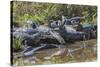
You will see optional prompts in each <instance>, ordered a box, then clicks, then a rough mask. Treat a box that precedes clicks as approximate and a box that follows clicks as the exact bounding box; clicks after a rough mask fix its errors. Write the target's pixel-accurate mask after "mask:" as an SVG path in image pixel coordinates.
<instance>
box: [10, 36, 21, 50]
mask: <svg viewBox="0 0 100 67" xmlns="http://www.w3.org/2000/svg"><path fill="white" fill-rule="evenodd" d="M12 47H13V51H17V50H20V49H21V48H22V39H21V38H16V39H13V44H12Z"/></svg>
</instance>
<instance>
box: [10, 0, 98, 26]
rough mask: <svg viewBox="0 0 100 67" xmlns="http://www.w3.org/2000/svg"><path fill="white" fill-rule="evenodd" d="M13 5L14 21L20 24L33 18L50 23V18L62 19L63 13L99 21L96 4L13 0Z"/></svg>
mask: <svg viewBox="0 0 100 67" xmlns="http://www.w3.org/2000/svg"><path fill="white" fill-rule="evenodd" d="M12 5H13V6H12V15H13V17H12V18H13V22H18V23H19V24H20V25H23V24H24V23H25V22H26V21H27V20H33V21H35V22H38V23H48V22H49V21H50V20H58V19H61V16H62V15H64V16H66V17H67V18H72V17H74V16H83V17H84V16H85V17H86V19H85V22H91V23H92V22H93V23H96V22H97V20H96V18H97V7H96V6H87V5H84V6H83V5H72V4H54V3H36V2H25V1H13V2H12Z"/></svg>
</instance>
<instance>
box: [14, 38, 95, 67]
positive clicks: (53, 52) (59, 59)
mask: <svg viewBox="0 0 100 67" xmlns="http://www.w3.org/2000/svg"><path fill="white" fill-rule="evenodd" d="M80 45H82V41H80V42H76V43H75V44H66V47H65V48H61V49H59V48H50V49H45V50H42V51H38V52H36V53H35V54H34V55H33V56H30V57H26V58H18V59H15V58H14V59H13V62H14V65H17V66H23V65H41V64H59V63H60V64H61V63H72V62H87V61H95V60H96V59H97V53H96V51H94V48H95V45H96V40H95V39H93V40H89V41H86V45H88V47H86V48H84V49H79V50H77V51H75V52H73V53H72V56H73V57H71V56H70V55H68V52H67V50H68V49H73V50H74V49H76V48H79V47H80ZM64 49H65V51H63V50H64ZM95 49H96V48H95ZM61 50H62V51H63V52H61ZM59 51H60V52H61V54H60V52H59ZM93 51H94V52H93ZM57 52H58V53H57ZM16 55H20V53H16ZM34 57H36V58H35V59H34Z"/></svg>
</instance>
